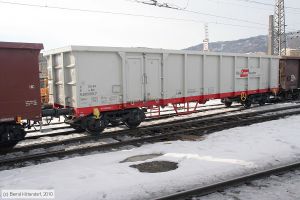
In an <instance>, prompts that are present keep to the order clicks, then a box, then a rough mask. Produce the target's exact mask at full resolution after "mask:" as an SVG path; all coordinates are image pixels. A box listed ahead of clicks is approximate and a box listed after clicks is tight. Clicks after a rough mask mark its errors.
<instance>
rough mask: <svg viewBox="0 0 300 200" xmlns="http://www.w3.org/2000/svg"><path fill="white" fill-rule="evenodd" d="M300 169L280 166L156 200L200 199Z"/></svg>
mask: <svg viewBox="0 0 300 200" xmlns="http://www.w3.org/2000/svg"><path fill="white" fill-rule="evenodd" d="M297 169H300V162H295V163H292V164H289V165H284V166H279V167H276V168H272V169H268V170H264V171H259V172H255V173H251V174H246V175H244V176H240V177H236V178H233V179H230V180H227V181H222V182H217V183H214V184H210V185H206V186H201V187H198V188H195V189H192V190H188V191H183V192H179V193H175V194H171V195H168V196H164V197H160V198H156V199H155V200H189V199H200V198H201V197H203V196H206V195H208V194H212V193H215V192H218V191H223V190H225V189H228V188H232V187H236V186H241V185H243V184H245V183H248V182H251V181H254V180H258V179H265V178H267V177H270V176H272V175H279V174H284V173H287V172H290V171H294V170H297Z"/></svg>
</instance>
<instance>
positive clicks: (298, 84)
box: [279, 57, 300, 99]
mask: <svg viewBox="0 0 300 200" xmlns="http://www.w3.org/2000/svg"><path fill="white" fill-rule="evenodd" d="M279 74H280V88H281V90H280V97H281V98H283V99H298V98H299V96H300V57H282V58H281V59H280V65H279Z"/></svg>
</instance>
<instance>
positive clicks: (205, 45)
mask: <svg viewBox="0 0 300 200" xmlns="http://www.w3.org/2000/svg"><path fill="white" fill-rule="evenodd" d="M204 31H205V38H204V40H203V51H209V35H208V24H207V23H205V24H204Z"/></svg>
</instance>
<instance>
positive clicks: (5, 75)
mask: <svg viewBox="0 0 300 200" xmlns="http://www.w3.org/2000/svg"><path fill="white" fill-rule="evenodd" d="M41 49H43V45H42V44H30V43H9V42H0V70H1V71H0V146H2V145H3V144H5V145H11V144H14V143H16V142H17V141H19V140H21V139H23V138H24V136H25V131H24V124H23V120H33V121H39V120H40V119H41V100H40V99H41V96H40V82H39V60H38V56H39V53H40V50H41Z"/></svg>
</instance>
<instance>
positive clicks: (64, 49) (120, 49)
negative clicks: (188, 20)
mask: <svg viewBox="0 0 300 200" xmlns="http://www.w3.org/2000/svg"><path fill="white" fill-rule="evenodd" d="M72 51H84V52H98V51H100V52H101V51H103V52H128V53H166V54H192V55H216V56H243V57H249V58H251V57H254V58H275V59H279V58H280V57H279V56H271V55H255V54H240V53H221V52H201V51H191V50H169V49H153V48H145V47H127V48H126V47H125V48H124V47H102V46H74V45H71V46H66V47H61V48H56V49H52V50H47V51H45V52H44V54H43V55H44V56H48V55H52V54H59V53H64V52H72Z"/></svg>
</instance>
